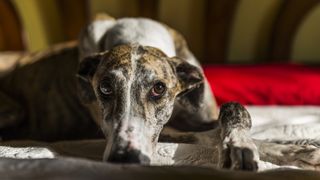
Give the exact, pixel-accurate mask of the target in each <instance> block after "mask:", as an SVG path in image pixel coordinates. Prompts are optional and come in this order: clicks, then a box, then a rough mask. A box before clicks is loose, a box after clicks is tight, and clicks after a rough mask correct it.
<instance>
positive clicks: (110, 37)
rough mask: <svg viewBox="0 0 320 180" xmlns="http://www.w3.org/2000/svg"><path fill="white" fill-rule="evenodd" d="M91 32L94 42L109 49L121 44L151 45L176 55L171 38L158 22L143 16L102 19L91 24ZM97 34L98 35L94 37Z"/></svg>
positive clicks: (170, 55)
mask: <svg viewBox="0 0 320 180" xmlns="http://www.w3.org/2000/svg"><path fill="white" fill-rule="evenodd" d="M91 30H92V31H93V32H92V33H91V34H92V35H95V36H94V37H92V38H93V40H94V42H95V43H96V44H98V43H99V44H101V45H102V46H103V49H101V50H100V51H105V50H109V49H111V48H113V47H115V46H117V45H121V44H140V45H143V46H152V47H156V48H158V49H160V50H161V51H163V52H164V53H165V54H166V55H167V56H169V57H173V56H176V51H175V47H174V42H173V38H172V37H171V35H170V34H169V32H168V30H167V29H166V28H165V27H164V26H163V25H162V24H160V23H158V22H156V21H152V20H150V19H145V18H123V19H119V20H117V21H112V20H103V21H96V22H94V23H92V24H91ZM97 35H99V36H98V37H96V36H97Z"/></svg>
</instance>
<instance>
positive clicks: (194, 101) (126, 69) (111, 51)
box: [0, 16, 314, 171]
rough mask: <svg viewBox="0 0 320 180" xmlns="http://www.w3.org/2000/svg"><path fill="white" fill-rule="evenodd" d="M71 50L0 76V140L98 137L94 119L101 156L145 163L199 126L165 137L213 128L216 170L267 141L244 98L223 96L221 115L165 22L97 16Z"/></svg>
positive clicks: (243, 160) (234, 165)
mask: <svg viewBox="0 0 320 180" xmlns="http://www.w3.org/2000/svg"><path fill="white" fill-rule="evenodd" d="M78 47H79V49H77V48H75V46H73V45H70V47H67V48H66V47H64V48H63V49H61V48H54V49H51V50H50V53H49V54H48V53H46V52H42V53H40V55H39V54H34V55H31V56H27V57H24V58H22V59H20V60H19V62H18V63H17V67H16V68H15V70H14V71H13V72H10V73H6V75H5V76H3V77H2V78H1V79H0V89H1V91H0V99H1V102H2V103H1V106H0V113H1V116H0V122H1V123H0V130H1V131H0V135H1V137H2V138H3V139H4V140H6V139H21V138H30V139H37V140H49V141H55V140H59V139H75V138H90V137H99V136H101V135H100V134H98V132H97V131H96V129H95V128H96V126H95V125H94V123H92V122H94V121H95V124H97V125H98V127H99V128H100V129H101V130H102V132H103V135H104V137H105V138H106V141H107V144H106V148H105V152H104V160H105V161H108V162H114V163H137V164H145V165H147V164H149V163H150V158H151V157H152V154H153V152H154V151H155V145H156V143H157V142H158V140H159V139H160V140H162V141H171V142H173V141H175V142H184V141H185V142H189V141H197V142H200V141H203V139H202V138H203V137H200V136H198V135H199V134H201V133H191V134H190V133H186V134H184V133H182V135H179V136H177V137H175V136H172V135H166V134H165V131H163V129H166V127H167V126H169V127H173V128H175V129H178V130H181V131H207V130H211V131H208V132H209V141H211V142H215V141H217V142H216V144H218V149H219V151H218V152H219V164H220V167H221V168H228V169H233V170H249V171H256V170H258V165H257V162H258V160H259V158H260V156H261V153H262V154H263V153H264V152H266V151H267V150H268V148H266V147H273V146H272V144H271V145H270V144H268V143H270V142H268V143H267V145H265V144H264V143H261V142H260V141H256V140H254V139H252V138H251V137H250V133H249V131H250V128H251V124H252V122H251V117H250V114H249V112H248V111H247V110H246V109H245V108H244V107H243V106H242V105H241V104H239V103H235V102H229V103H226V104H224V105H222V106H221V108H220V113H218V107H217V105H216V103H215V99H214V95H213V94H212V93H211V91H210V86H209V84H208V82H207V80H206V78H205V76H204V74H203V70H202V69H201V66H200V65H199V62H198V61H197V60H196V58H195V57H194V55H193V54H192V53H191V51H190V50H189V48H188V46H187V43H186V41H185V39H184V38H183V36H182V35H181V34H179V33H178V32H177V31H175V30H173V29H172V28H170V27H168V26H167V25H164V24H161V23H159V22H156V21H153V20H150V19H145V18H123V19H118V20H115V19H114V18H112V17H109V16H102V17H99V18H98V19H97V20H95V21H94V22H92V23H91V24H89V25H88V26H87V27H86V28H85V29H84V30H83V32H82V33H81V35H80V40H79V44H78ZM212 129H213V130H212ZM13 132H15V133H13ZM178 134H179V133H178ZM185 137H187V138H185ZM213 144H215V143H213ZM264 145H265V146H264ZM258 147H259V151H258ZM278 150H279V151H280V150H281V149H278ZM298 153H299V152H296V154H298ZM275 156H277V155H275ZM310 159H311V160H314V159H312V158H310ZM310 159H309V160H310ZM307 162H309V161H307Z"/></svg>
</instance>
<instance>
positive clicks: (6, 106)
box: [0, 91, 23, 135]
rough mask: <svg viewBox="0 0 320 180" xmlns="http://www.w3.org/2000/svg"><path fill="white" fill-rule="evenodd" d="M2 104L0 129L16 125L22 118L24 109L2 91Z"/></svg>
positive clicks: (0, 98)
mask: <svg viewBox="0 0 320 180" xmlns="http://www.w3.org/2000/svg"><path fill="white" fill-rule="evenodd" d="M0 102H1V103H0V129H3V128H6V127H9V126H13V125H16V124H17V123H18V122H19V121H20V120H21V118H22V114H23V113H22V108H21V107H20V106H19V104H18V103H17V102H15V101H14V100H13V99H11V98H10V97H8V96H7V95H6V94H4V93H2V92H1V91H0ZM0 132H1V131H0ZM0 135H1V134H0Z"/></svg>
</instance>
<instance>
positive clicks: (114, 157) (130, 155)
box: [107, 149, 150, 165]
mask: <svg viewBox="0 0 320 180" xmlns="http://www.w3.org/2000/svg"><path fill="white" fill-rule="evenodd" d="M107 161H108V162H112V163H130V164H145V165H147V164H150V158H149V157H147V156H145V155H144V154H142V153H141V152H140V151H139V150H136V149H130V150H128V149H126V150H123V149H121V150H117V149H115V150H114V151H113V152H111V154H110V155H109V157H108V160H107Z"/></svg>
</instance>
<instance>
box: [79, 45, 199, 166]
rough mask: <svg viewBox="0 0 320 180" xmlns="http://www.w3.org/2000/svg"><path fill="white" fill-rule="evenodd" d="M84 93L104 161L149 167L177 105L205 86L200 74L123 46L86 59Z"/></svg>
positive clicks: (81, 71) (148, 49) (178, 62)
mask: <svg viewBox="0 0 320 180" xmlns="http://www.w3.org/2000/svg"><path fill="white" fill-rule="evenodd" d="M78 77H79V78H78V79H79V85H80V86H79V87H80V89H79V93H80V96H81V98H82V101H83V102H84V103H85V104H86V105H87V106H88V107H89V109H90V110H91V112H92V113H93V114H94V116H95V119H96V120H97V123H98V124H99V125H100V127H101V128H102V130H103V132H104V134H105V136H106V138H107V145H106V149H105V154H104V159H105V160H107V161H111V162H127V163H141V164H148V163H149V162H150V157H151V156H152V153H153V151H154V148H155V145H156V143H157V140H158V137H159V134H160V131H161V130H162V128H163V126H164V125H165V124H166V123H167V122H168V120H169V118H170V116H171V114H172V111H173V107H174V102H175V99H176V98H177V97H178V96H180V95H182V94H183V93H185V92H187V91H190V90H191V89H193V88H195V87H197V86H199V85H200V84H201V83H203V75H202V73H201V71H200V70H199V69H198V68H197V67H195V66H192V65H190V64H189V63H187V62H185V61H183V60H181V59H179V58H176V57H173V58H169V57H167V56H166V55H165V54H164V53H163V52H161V51H160V50H158V49H156V48H153V47H147V46H140V45H136V44H134V45H121V46H117V47H115V48H113V49H111V50H110V51H108V52H104V53H100V54H96V55H93V56H90V57H87V58H85V59H84V60H83V61H82V62H81V64H80V68H79V72H78Z"/></svg>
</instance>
